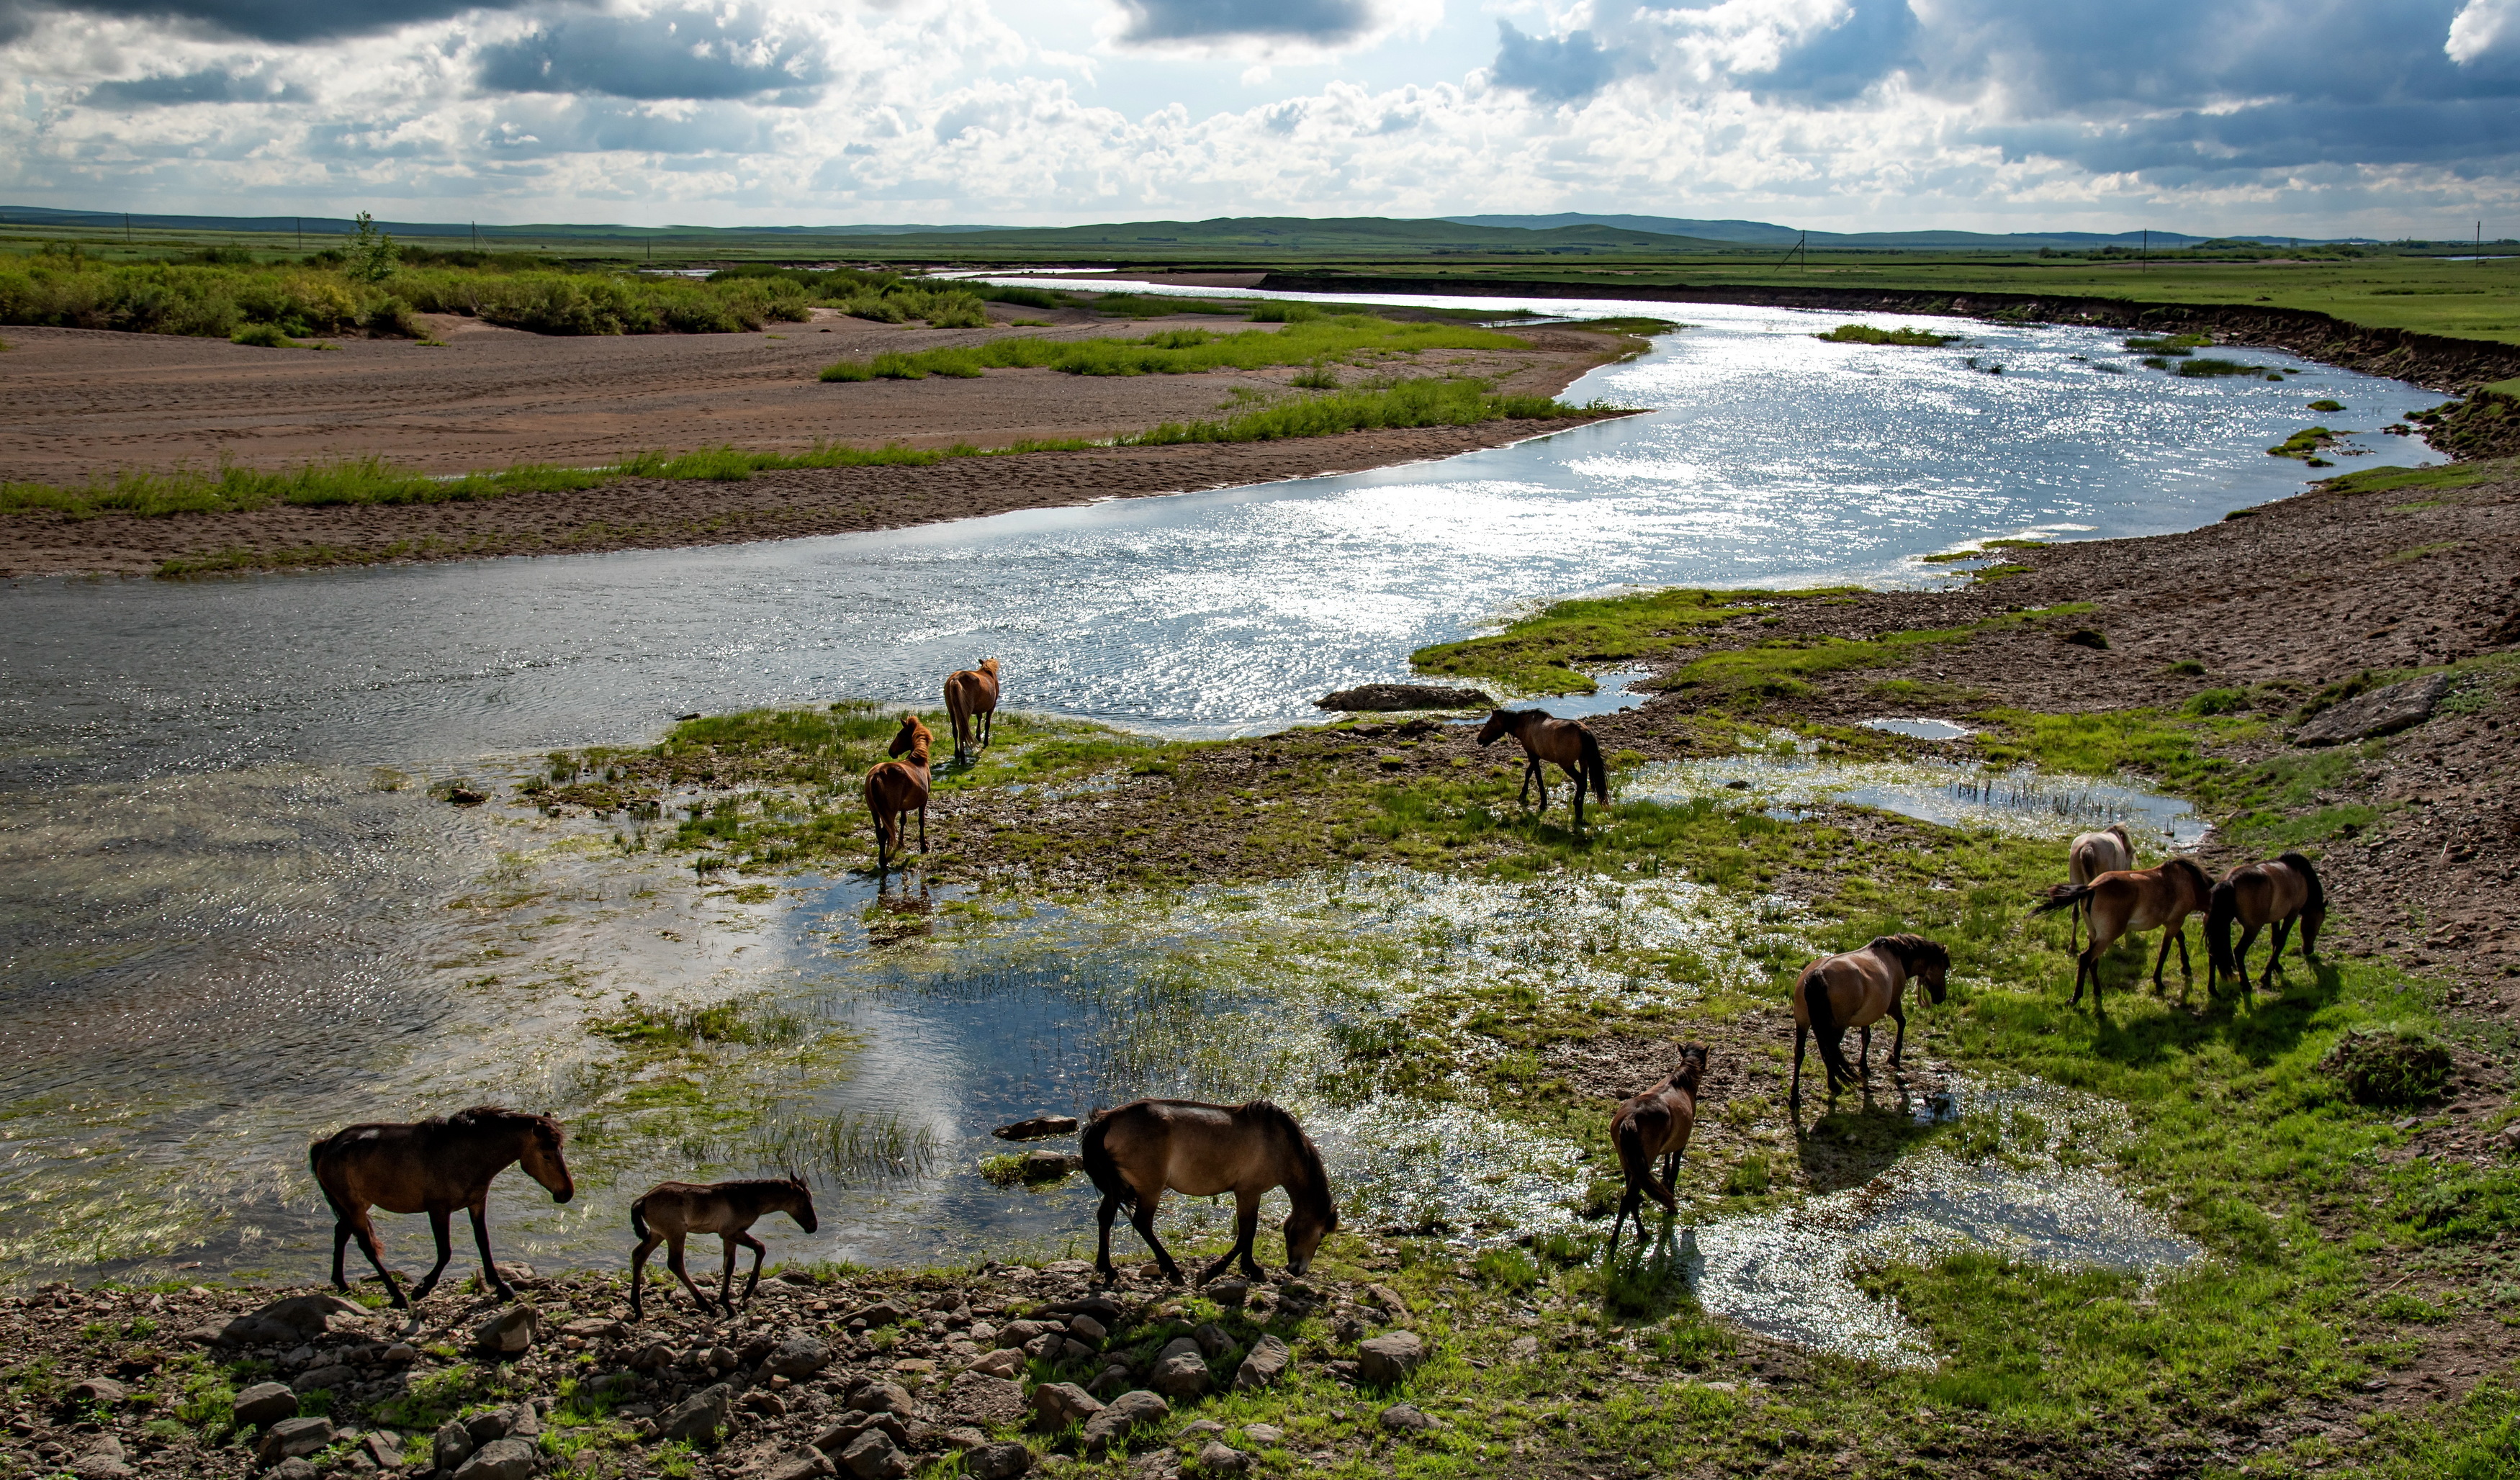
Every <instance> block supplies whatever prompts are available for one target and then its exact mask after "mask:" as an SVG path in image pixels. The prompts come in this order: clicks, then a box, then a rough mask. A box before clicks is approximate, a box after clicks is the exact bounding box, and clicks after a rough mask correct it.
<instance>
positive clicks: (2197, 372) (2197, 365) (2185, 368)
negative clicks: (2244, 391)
mask: <svg viewBox="0 0 2520 1480" xmlns="http://www.w3.org/2000/svg"><path fill="white" fill-rule="evenodd" d="M2265 371H2266V367H2265V366H2263V365H2243V364H2241V363H2240V362H2239V361H2237V360H2212V359H2205V360H2183V361H2182V362H2180V366H2179V373H2180V374H2181V375H2183V376H2185V377H2186V378H2187V379H2189V380H2191V381H2201V380H2208V379H2211V378H2212V377H2215V376H2253V375H2260V374H2263V373H2265Z"/></svg>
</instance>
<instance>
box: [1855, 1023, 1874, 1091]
mask: <svg viewBox="0 0 2520 1480" xmlns="http://www.w3.org/2000/svg"><path fill="white" fill-rule="evenodd" d="M1856 1031H1857V1032H1859V1033H1861V1034H1863V1035H1864V1052H1863V1053H1862V1054H1859V1055H1858V1056H1857V1058H1856V1060H1855V1063H1856V1068H1857V1069H1858V1071H1859V1077H1860V1078H1861V1079H1862V1080H1863V1081H1864V1083H1866V1084H1870V1083H1872V1024H1870V1023H1866V1024H1865V1025H1864V1026H1863V1027H1861V1028H1858V1029H1857V1030H1856Z"/></svg>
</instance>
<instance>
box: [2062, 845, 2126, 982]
mask: <svg viewBox="0 0 2520 1480" xmlns="http://www.w3.org/2000/svg"><path fill="white" fill-rule="evenodd" d="M2134 867H2135V839H2134V838H2132V837H2129V836H2127V830H2126V824H2124V823H2111V824H2109V825H2108V826H2107V827H2105V828H2102V829H2101V830H2099V831H2097V832H2086V833H2084V834H2082V835H2081V836H2080V837H2077V838H2075V839H2074V841H2073V843H2072V844H2071V845H2070V846H2068V847H2067V848H2066V849H2065V882H2066V884H2067V885H2068V886H2071V885H2074V884H2088V883H2090V882H2091V881H2092V880H2093V879H2095V878H2097V877H2099V876H2100V875H2103V874H2114V873H2117V872H2118V871H2119V870H2121V869H2132V868H2134ZM2087 913H2089V906H2088V904H2082V905H2076V906H2075V907H2074V913H2073V914H2072V915H2070V916H2067V917H2066V920H2067V923H2066V926H2065V949H2066V950H2068V951H2078V950H2080V949H2082V937H2081V936H2080V934H2078V933H2077V932H2078V931H2079V929H2080V927H2081V925H2082V923H2083V917H2084V915H2086V914H2087Z"/></svg>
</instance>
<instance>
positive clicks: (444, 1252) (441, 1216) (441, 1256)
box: [411, 1208, 455, 1300]
mask: <svg viewBox="0 0 2520 1480" xmlns="http://www.w3.org/2000/svg"><path fill="white" fill-rule="evenodd" d="M446 1219H447V1214H446V1211H445V1210H444V1209H442V1208H430V1209H429V1210H428V1232H429V1233H433V1234H435V1235H436V1236H437V1263H436V1264H434V1265H432V1266H430V1267H429V1271H428V1278H426V1279H424V1280H422V1281H421V1282H420V1287H419V1288H418V1289H415V1290H413V1291H412V1292H411V1298H412V1299H414V1300H423V1299H427V1296H428V1292H429V1291H431V1290H433V1289H435V1288H437V1277H439V1276H440V1275H443V1274H445V1273H446V1261H448V1260H449V1259H452V1258H454V1257H455V1244H454V1241H453V1239H451V1238H450V1237H449V1236H448V1230H447V1227H446Z"/></svg>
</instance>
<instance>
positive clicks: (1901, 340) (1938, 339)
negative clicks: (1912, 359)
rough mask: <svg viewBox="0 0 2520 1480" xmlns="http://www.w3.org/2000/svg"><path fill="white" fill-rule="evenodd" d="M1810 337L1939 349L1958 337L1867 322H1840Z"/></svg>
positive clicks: (1957, 339)
mask: <svg viewBox="0 0 2520 1480" xmlns="http://www.w3.org/2000/svg"><path fill="white" fill-rule="evenodd" d="M1812 337H1813V338H1815V339H1823V340H1825V341H1827V342H1828V343H1831V344H1911V345H1914V346H1916V347H1918V348H1923V349H1939V348H1941V347H1942V346H1943V345H1945V344H1957V343H1958V342H1959V339H1960V336H1958V335H1956V334H1935V333H1934V332H1933V331H1931V330H1929V329H1912V328H1900V329H1875V328H1873V327H1872V326H1871V325H1869V324H1840V325H1839V326H1837V327H1836V328H1835V329H1832V330H1830V331H1829V332H1828V333H1826V334H1816V335H1813V336H1812Z"/></svg>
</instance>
